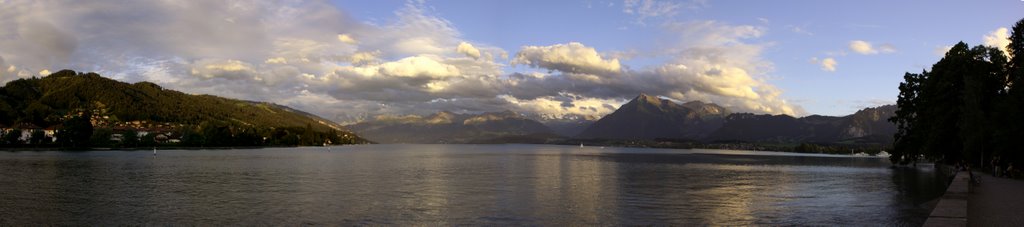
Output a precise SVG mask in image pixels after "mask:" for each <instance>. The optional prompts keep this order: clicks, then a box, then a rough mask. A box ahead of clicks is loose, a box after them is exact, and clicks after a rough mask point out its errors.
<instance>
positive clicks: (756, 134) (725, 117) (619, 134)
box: [347, 94, 896, 144]
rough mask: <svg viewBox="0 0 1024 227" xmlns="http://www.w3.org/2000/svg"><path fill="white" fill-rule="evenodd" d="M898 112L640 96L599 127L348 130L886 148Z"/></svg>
mask: <svg viewBox="0 0 1024 227" xmlns="http://www.w3.org/2000/svg"><path fill="white" fill-rule="evenodd" d="M895 110H896V107H895V106H893V105H887V106H880V107H874V108H866V109H863V110H860V111H858V112H856V113H854V114H852V115H848V116H842V117H831V116H820V115H811V116H806V117H801V118H797V117H792V116H787V115H768V114H762V115H758V114H750V113H732V112H731V111H730V110H729V109H727V108H725V107H722V106H719V105H716V104H713V103H704V102H699V101H691V102H685V103H682V102H676V101H673V100H669V99H663V98H659V97H656V96H651V95H647V94H640V95H638V96H637V97H636V98H634V99H633V100H631V101H629V102H627V103H626V104H623V105H622V106H621V107H619V108H618V109H617V110H616V111H615V112H613V113H611V114H608V115H606V116H604V117H603V118H600V119H599V120H596V121H592V120H589V119H575V120H540V121H538V120H534V119H532V118H530V117H527V116H524V115H521V114H517V113H514V112H511V111H503V112H488V113H482V114H455V113H451V112H446V111H442V112H438V113H435V114H433V115H429V116H417V115H407V116H379V117H377V118H376V119H374V120H370V121H364V122H361V123H358V124H354V125H348V126H347V127H348V128H350V129H352V130H353V131H355V132H357V133H359V134H360V135H362V136H364V137H365V138H367V139H370V140H372V141H376V142H380V143H503V142H525V143H546V142H551V141H558V140H560V139H561V140H566V139H570V138H577V139H603V140H658V139H672V140H678V139H683V140H693V141H702V142H759V143H873V144H887V143H890V142H891V141H892V135H893V133H895V131H896V127H895V125H893V124H892V123H890V122H888V121H887V119H888V118H889V117H891V116H892V115H893V114H894V113H895Z"/></svg>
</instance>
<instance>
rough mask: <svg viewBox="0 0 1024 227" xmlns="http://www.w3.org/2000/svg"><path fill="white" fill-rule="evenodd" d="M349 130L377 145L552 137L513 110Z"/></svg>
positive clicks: (389, 119)
mask: <svg viewBox="0 0 1024 227" xmlns="http://www.w3.org/2000/svg"><path fill="white" fill-rule="evenodd" d="M347 127H348V128H350V129H352V130H353V131H355V132H357V133H359V134H360V135H361V136H363V137H365V138H367V139H369V140H371V141H374V142H378V143H475V142H481V141H492V140H494V139H496V138H501V137H509V136H525V135H550V136H553V133H552V130H551V129H550V128H548V127H547V126H545V125H544V124H541V123H540V122H537V121H535V120H532V119H529V118H526V117H525V116H523V115H520V114H518V113H515V112H511V111H503V112H486V113H481V114H456V113H452V112H448V111H441V112H438V113H435V114H432V115H429V116H417V115H407V116H378V117H377V118H376V119H374V120H371V121H364V122H360V123H357V124H353V125H348V126H347Z"/></svg>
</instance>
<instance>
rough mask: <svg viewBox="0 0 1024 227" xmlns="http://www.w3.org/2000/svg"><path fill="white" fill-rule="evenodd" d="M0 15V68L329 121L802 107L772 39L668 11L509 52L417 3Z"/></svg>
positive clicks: (48, 1) (109, 8)
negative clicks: (633, 32)
mask: <svg viewBox="0 0 1024 227" xmlns="http://www.w3.org/2000/svg"><path fill="white" fill-rule="evenodd" d="M634 3H635V4H634V5H632V6H631V7H632V8H633V10H634V13H636V15H638V16H641V17H642V15H640V14H646V15H648V16H657V17H661V18H665V17H670V16H671V13H669V12H660V11H657V9H655V8H650V7H648V8H647V9H644V4H649V5H657V4H660V3H656V1H635V2H634ZM665 4H681V6H680V7H681V8H678V9H687V8H689V7H691V6H695V5H700V4H701V3H700V2H694V3H683V2H675V3H665ZM72 5H73V6H74V7H72V8H69V6H72ZM651 10H654V11H651ZM0 15H4V18H3V19H0V28H5V29H0V81H6V80H12V79H15V78H16V77H31V76H35V75H37V72H39V71H42V70H47V69H48V70H54V69H63V68H71V69H75V70H76V71H96V72H99V73H101V74H103V75H105V76H110V77H113V78H116V79H119V80H123V81H126V82H136V81H142V80H146V81H153V82H156V83H159V84H161V85H162V86H164V87H167V88H169V89H175V90H181V91H183V92H187V93H194V94H212V95H218V96H225V97H230V98H238V99H247V100H256V101H268V102H276V103H281V104H285V105H289V106H292V107H295V108H299V109H302V110H305V111H309V112H312V113H315V114H318V115H321V116H324V117H327V118H328V119H332V120H337V121H341V122H352V121H358V120H361V119H368V117H370V116H376V115H383V114H397V115H406V114H429V113H432V112H436V111H440V110H449V111H466V112H474V111H477V112H479V111H495V110H503V109H508V110H513V111H517V112H522V113H527V114H531V115H537V116H549V117H564V116H600V115H603V114H607V113H610V112H611V111H613V108H609V107H617V106H619V105H621V104H622V103H623V102H625V101H627V100H626V99H628V98H632V97H634V96H636V94H638V93H640V92H647V93H651V94H658V95H664V96H667V97H672V98H676V99H680V100H702V101H711V102H715V103H718V104H720V105H723V106H728V107H730V108H733V109H734V110H736V111H740V112H757V113H787V114H801V113H802V110H801V109H800V108H799V106H794V105H790V104H788V103H786V102H785V100H783V99H782V98H781V92H782V91H781V90H779V89H778V88H776V87H774V86H772V85H771V83H770V81H769V80H768V79H766V73H768V72H770V71H771V70H772V65H771V62H769V61H765V60H763V59H761V52H762V51H761V50H762V49H763V48H765V47H766V46H768V45H770V44H763V43H757V42H756V39H758V38H760V37H761V36H762V35H763V34H764V32H765V31H766V29H765V28H762V27H757V26H744V25H729V24H724V23H721V22H715V21H690V22H672V21H667V22H666V23H662V24H661V26H662V29H663V30H664V31H666V35H665V37H667V38H666V40H668V42H667V43H666V45H665V46H664V48H659V49H658V50H656V51H650V52H644V53H636V52H637V51H635V50H602V51H598V48H595V47H592V46H585V45H583V44H581V43H564V44H555V45H548V46H543V45H527V46H524V47H522V48H521V49H519V50H518V51H517V52H516V53H515V54H513V55H512V57H511V59H510V57H509V52H507V51H506V50H504V49H501V48H499V47H496V46H492V45H489V44H487V43H485V42H476V41H474V42H472V43H471V42H469V41H467V40H465V39H464V38H463V37H462V34H461V33H460V32H459V31H458V29H456V28H455V26H454V25H453V24H452V23H451V22H449V21H447V20H445V19H443V18H440V17H438V16H436V15H435V13H433V12H432V11H431V8H430V7H429V6H426V5H425V4H424V3H422V2H409V3H407V4H405V5H404V6H402V7H401V8H400V9H397V10H396V11H395V12H394V16H393V18H388V20H382V21H384V22H380V23H378V22H372V23H371V22H364V21H358V20H355V19H353V18H351V17H349V16H348V15H346V13H345V12H344V10H342V9H338V8H336V7H335V6H334V5H331V4H330V3H329V2H326V1H271V2H266V1H247V0H240V1H237V2H220V1H209V2H208V1H186V2H174V1H157V2H144V3H143V2H124V1H114V0H98V1H89V2H88V3H76V4H68V3H67V2H65V1H58V0H40V1H27V0H25V1H21V0H9V1H5V2H4V7H0ZM648 19H649V18H648ZM629 56H658V59H664V62H656V63H655V65H652V66H650V67H644V68H639V69H632V68H630V67H628V66H626V65H623V64H622V63H621V62H620V59H625V58H627V57H629ZM497 60H500V61H497ZM506 64H511V65H519V64H521V65H527V66H529V67H535V68H543V69H547V70H548V71H547V72H536V71H543V70H527V72H506V71H505V70H509V69H510V68H514V67H508V66H509V65H506Z"/></svg>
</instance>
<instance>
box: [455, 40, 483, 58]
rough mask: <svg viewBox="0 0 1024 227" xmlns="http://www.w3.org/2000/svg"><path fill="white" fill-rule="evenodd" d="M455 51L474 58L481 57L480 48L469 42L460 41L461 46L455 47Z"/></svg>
mask: <svg viewBox="0 0 1024 227" xmlns="http://www.w3.org/2000/svg"><path fill="white" fill-rule="evenodd" d="M455 52H459V53H460V54H465V55H466V56H468V57H471V58H473V59H479V58H480V50H479V49H476V47H473V44H469V43H467V42H461V43H459V46H458V47H456V48H455Z"/></svg>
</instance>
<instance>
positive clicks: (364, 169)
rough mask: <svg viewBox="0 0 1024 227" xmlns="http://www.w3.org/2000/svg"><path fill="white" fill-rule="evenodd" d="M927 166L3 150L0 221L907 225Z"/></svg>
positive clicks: (657, 153) (709, 153)
mask: <svg viewBox="0 0 1024 227" xmlns="http://www.w3.org/2000/svg"><path fill="white" fill-rule="evenodd" d="M938 179H939V177H938V176H936V172H935V171H934V169H933V168H932V167H930V166H919V167H918V168H890V165H889V163H888V161H887V160H886V159H882V158H863V157H841V156H807V155H804V156H800V155H795V154H784V153H766V152H749V151H722V150H662V149H630V148H606V149H601V148H597V147H587V148H582V149H581V148H579V147H573V146H547V145H368V146H345V147H333V148H331V149H330V151H328V149H327V148H321V147H317V148H269V149H254V150H212V151H211V150H189V151H184V150H175V151H160V152H159V155H158V156H153V155H152V152H151V151H138V152H124V151H99V152H81V153H61V152H14V153H10V152H0V225H12V224H13V225H25V224H34V223H45V224H60V225H62V224H76V225H78V224H84V225H105V226H110V225H114V224H128V225H152V224H161V225H163V224H171V225H194V224H201V225H222V224H236V225H238V224H240V225H296V224H313V225H408V224H414V223H418V224H437V225H456V224H470V225H559V226H563V225H568V224H575V225H646V224H682V225H705V224H715V225H749V224H768V225H776V224H777V225H844V226H848V225H873V226H876V225H920V223H922V222H923V219H924V217H926V216H927V214H928V212H929V210H930V206H932V205H931V204H932V203H934V202H931V201H933V199H935V198H937V197H938V196H939V195H940V194H941V193H942V189H943V185H942V183H941V182H940V180H938Z"/></svg>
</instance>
